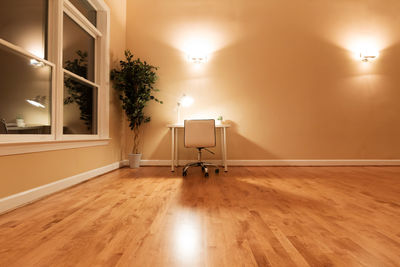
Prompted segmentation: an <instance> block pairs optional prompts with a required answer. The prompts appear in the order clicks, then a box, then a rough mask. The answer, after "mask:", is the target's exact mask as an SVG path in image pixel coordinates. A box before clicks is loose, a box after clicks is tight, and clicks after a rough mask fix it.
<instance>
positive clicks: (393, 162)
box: [123, 159, 400, 166]
mask: <svg viewBox="0 0 400 267" xmlns="http://www.w3.org/2000/svg"><path fill="white" fill-rule="evenodd" d="M193 161H195V160H179V166H182V165H185V164H187V163H189V162H193ZM206 161H208V160H206ZM208 162H211V163H215V164H221V163H222V161H221V160H209V161H208ZM227 163H228V166H398V165H400V160H398V159H376V160H375V159H374V160H370V159H354V160H353V159H351V160H341V159H337V160H336V159H332V160H228V161H227ZM123 164H124V165H125V166H127V165H128V161H127V160H124V161H123ZM140 165H141V166H169V165H171V161H170V160H141V162H140Z"/></svg>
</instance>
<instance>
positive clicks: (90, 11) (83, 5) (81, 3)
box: [69, 0, 97, 26]
mask: <svg viewBox="0 0 400 267" xmlns="http://www.w3.org/2000/svg"><path fill="white" fill-rule="evenodd" d="M69 1H70V2H71V3H72V4H73V5H74V6H75V7H76V8H77V9H78V10H79V11H80V12H81V13H82V15H84V16H85V17H86V18H87V19H88V20H89V21H90V22H91V23H92V24H93V25H94V26H96V18H97V13H96V10H95V9H94V8H93V7H92V5H91V4H89V2H88V1H87V0H69Z"/></svg>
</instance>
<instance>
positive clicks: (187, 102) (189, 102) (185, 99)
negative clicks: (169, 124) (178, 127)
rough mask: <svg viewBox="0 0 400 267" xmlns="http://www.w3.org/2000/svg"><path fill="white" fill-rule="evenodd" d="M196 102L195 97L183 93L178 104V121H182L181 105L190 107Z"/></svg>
mask: <svg viewBox="0 0 400 267" xmlns="http://www.w3.org/2000/svg"><path fill="white" fill-rule="evenodd" d="M193 102H194V99H193V98H192V97H190V96H187V95H182V97H181V98H180V99H179V100H178V102H177V103H176V104H177V109H176V110H177V122H178V123H180V122H181V113H180V107H181V106H182V107H190V106H191V105H192V104H193Z"/></svg>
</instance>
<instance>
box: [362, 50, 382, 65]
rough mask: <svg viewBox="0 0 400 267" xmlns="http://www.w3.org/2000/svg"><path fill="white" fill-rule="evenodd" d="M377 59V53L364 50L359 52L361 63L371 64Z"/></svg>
mask: <svg viewBox="0 0 400 267" xmlns="http://www.w3.org/2000/svg"><path fill="white" fill-rule="evenodd" d="M378 57H379V52H378V51H372V50H365V51H364V52H360V59H361V61H362V62H373V61H375V60H376V59H377V58H378Z"/></svg>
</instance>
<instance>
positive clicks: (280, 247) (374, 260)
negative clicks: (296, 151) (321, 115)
mask: <svg viewBox="0 0 400 267" xmlns="http://www.w3.org/2000/svg"><path fill="white" fill-rule="evenodd" d="M0 266H7V267H8V266H24V267H25V266H229V267H230V266H379V267H381V266H400V167H232V168H230V171H229V172H228V173H220V174H219V175H216V174H213V173H212V174H211V175H210V178H208V179H207V178H203V177H202V175H201V171H200V170H199V169H195V170H192V169H191V170H190V171H189V175H188V177H187V178H184V179H183V178H182V177H180V171H178V172H177V173H175V174H174V173H171V172H170V171H169V168H167V167H142V168H140V169H139V170H131V169H128V168H125V169H120V170H117V171H114V172H111V173H108V174H106V175H103V176H100V177H98V178H96V179H93V180H91V181H88V182H86V183H83V184H80V185H77V186H75V187H72V188H70V189H67V190H64V191H62V192H60V193H57V194H54V195H52V196H49V197H47V198H45V199H42V200H40V201H38V202H35V203H33V204H31V205H28V206H25V207H23V208H20V209H17V210H15V211H12V212H9V213H7V214H4V215H2V216H0Z"/></svg>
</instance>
